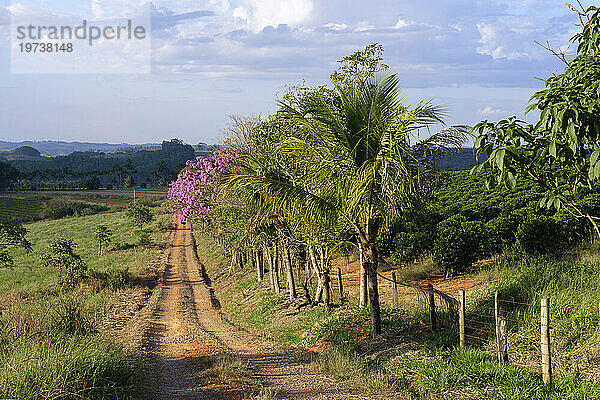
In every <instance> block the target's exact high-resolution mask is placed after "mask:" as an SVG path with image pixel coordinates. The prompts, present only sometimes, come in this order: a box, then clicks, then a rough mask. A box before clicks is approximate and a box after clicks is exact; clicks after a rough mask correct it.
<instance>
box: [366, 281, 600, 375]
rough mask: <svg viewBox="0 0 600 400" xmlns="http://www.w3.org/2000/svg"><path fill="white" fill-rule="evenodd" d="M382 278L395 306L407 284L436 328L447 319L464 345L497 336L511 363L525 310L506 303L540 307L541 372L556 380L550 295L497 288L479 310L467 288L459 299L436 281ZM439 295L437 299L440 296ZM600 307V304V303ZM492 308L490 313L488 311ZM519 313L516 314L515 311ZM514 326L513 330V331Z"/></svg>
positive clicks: (501, 353) (503, 357) (503, 359)
mask: <svg viewBox="0 0 600 400" xmlns="http://www.w3.org/2000/svg"><path fill="white" fill-rule="evenodd" d="M377 275H378V276H379V277H381V278H382V279H384V280H386V281H389V282H390V283H391V286H392V300H393V305H394V308H395V309H398V308H399V305H398V287H399V286H401V287H406V288H409V289H411V290H412V291H414V293H415V295H416V299H417V301H416V308H417V310H419V311H421V312H423V313H424V314H428V316H429V325H430V328H431V330H432V331H435V330H436V329H437V328H438V327H440V326H439V325H438V323H439V322H445V323H446V324H445V327H446V328H447V329H449V330H451V331H453V332H456V333H457V334H458V336H459V343H460V346H461V347H466V346H467V344H468V341H467V339H469V341H472V342H476V343H479V344H485V343H486V342H487V343H489V341H490V339H492V338H493V341H494V344H495V348H496V356H497V359H498V362H500V363H507V362H509V359H508V347H509V338H510V336H511V335H514V334H516V332H514V328H515V327H516V328H517V329H518V328H519V327H520V326H521V324H522V323H523V322H524V319H523V317H525V316H521V317H519V315H522V314H521V310H516V311H514V310H510V309H508V308H507V307H505V306H508V305H518V306H526V307H532V308H534V309H535V308H536V307H538V308H539V310H540V314H539V318H540V336H539V342H538V343H539V347H538V346H536V345H535V341H534V343H532V344H533V347H534V349H535V350H536V351H537V352H539V353H540V354H541V372H542V377H543V381H544V383H545V384H547V385H550V384H551V383H552V362H551V359H552V357H551V351H550V343H551V341H550V303H549V300H548V299H547V298H544V299H541V302H540V304H534V303H526V302H521V301H516V300H512V299H506V298H503V297H502V293H501V292H499V291H497V292H495V294H494V299H481V300H478V302H477V306H478V307H477V308H476V311H479V312H476V311H470V310H467V302H466V294H465V290H464V289H461V290H459V291H458V299H456V298H454V297H453V296H451V295H450V294H448V293H445V292H442V291H440V290H437V289H435V288H434V287H433V286H432V284H431V283H430V284H428V286H427V287H426V288H423V287H419V286H415V285H410V284H406V283H404V282H399V281H397V280H396V274H395V272H394V271H392V272H391V279H390V278H388V277H386V276H384V275H382V274H380V273H377ZM436 299H437V300H436ZM482 303H487V304H489V303H491V304H490V305H489V306H483V307H482V306H481V304H482ZM599 309H600V304H599ZM486 311H487V312H490V314H486V313H485V312H486ZM515 313H516V314H517V317H515V316H514V315H513V314H515ZM511 330H513V332H511Z"/></svg>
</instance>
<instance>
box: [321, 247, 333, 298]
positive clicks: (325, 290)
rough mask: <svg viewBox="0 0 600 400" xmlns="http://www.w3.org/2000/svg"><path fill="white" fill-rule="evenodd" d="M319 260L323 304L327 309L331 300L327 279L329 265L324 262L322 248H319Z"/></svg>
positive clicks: (328, 280)
mask: <svg viewBox="0 0 600 400" xmlns="http://www.w3.org/2000/svg"><path fill="white" fill-rule="evenodd" d="M319 258H320V260H319V261H320V263H321V275H322V278H321V280H322V281H323V304H324V305H325V307H327V308H329V302H330V299H331V290H330V285H329V283H330V279H329V265H327V264H328V261H327V260H326V257H325V254H324V252H323V248H322V247H321V248H319Z"/></svg>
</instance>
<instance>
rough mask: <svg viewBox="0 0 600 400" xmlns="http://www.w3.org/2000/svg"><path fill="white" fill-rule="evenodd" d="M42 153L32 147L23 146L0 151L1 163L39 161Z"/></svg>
mask: <svg viewBox="0 0 600 400" xmlns="http://www.w3.org/2000/svg"><path fill="white" fill-rule="evenodd" d="M43 158H44V157H42V155H41V154H40V152H39V151H38V150H37V149H35V148H33V147H31V146H21V147H17V148H16V149H13V150H8V151H0V161H17V160H39V159H43Z"/></svg>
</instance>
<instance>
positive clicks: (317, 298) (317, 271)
mask: <svg viewBox="0 0 600 400" xmlns="http://www.w3.org/2000/svg"><path fill="white" fill-rule="evenodd" d="M308 253H309V255H310V263H311V264H312V266H313V269H314V271H315V275H316V276H317V290H316V291H315V304H319V302H320V301H321V297H322V294H323V276H322V274H321V271H320V269H319V264H317V258H316V257H315V251H314V249H313V247H312V246H309V247H308Z"/></svg>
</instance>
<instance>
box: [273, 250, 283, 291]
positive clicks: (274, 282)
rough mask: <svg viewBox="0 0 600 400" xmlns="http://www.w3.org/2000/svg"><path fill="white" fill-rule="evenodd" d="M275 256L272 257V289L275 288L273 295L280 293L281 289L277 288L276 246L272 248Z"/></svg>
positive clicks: (277, 265)
mask: <svg viewBox="0 0 600 400" xmlns="http://www.w3.org/2000/svg"><path fill="white" fill-rule="evenodd" d="M274 249H275V252H274V253H275V254H274V255H273V269H272V274H273V287H274V288H275V293H277V294H279V293H281V287H280V286H279V258H280V257H279V251H278V249H277V245H275V246H274Z"/></svg>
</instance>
